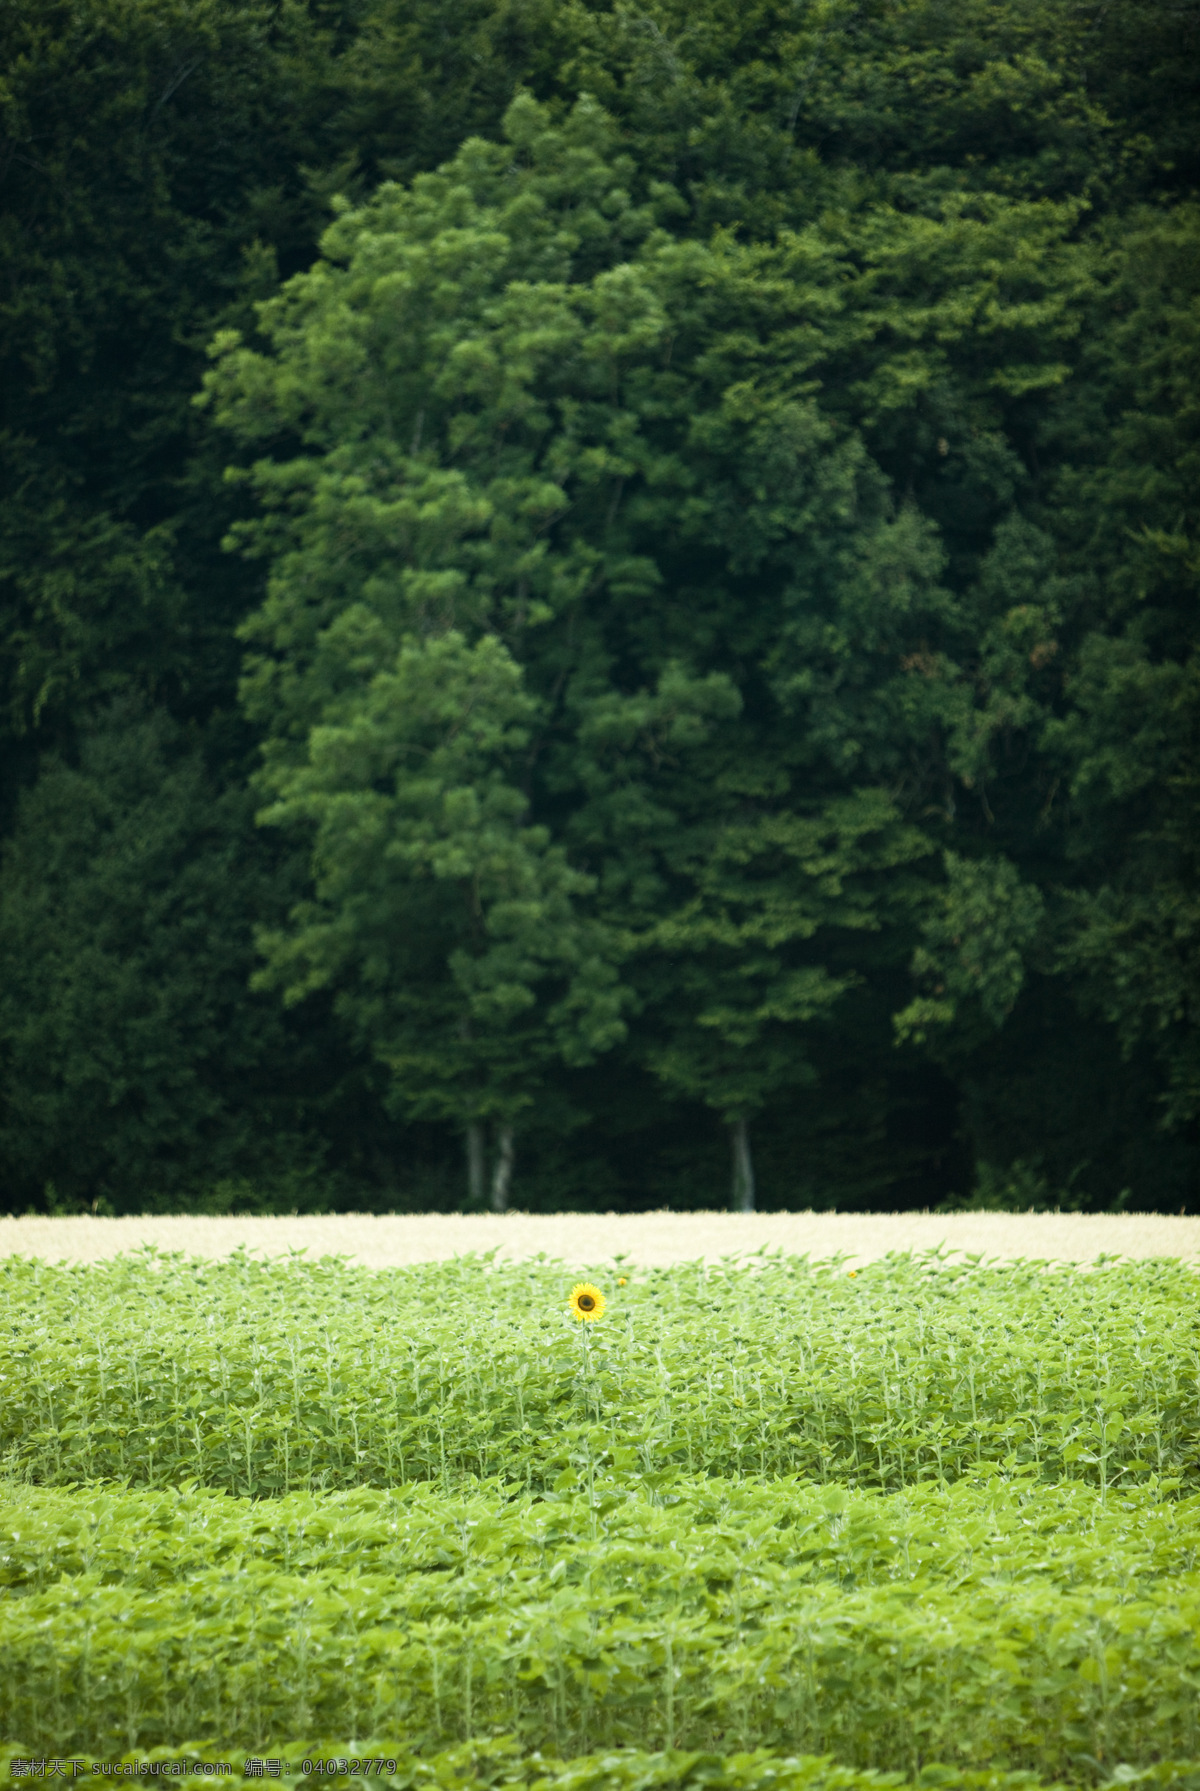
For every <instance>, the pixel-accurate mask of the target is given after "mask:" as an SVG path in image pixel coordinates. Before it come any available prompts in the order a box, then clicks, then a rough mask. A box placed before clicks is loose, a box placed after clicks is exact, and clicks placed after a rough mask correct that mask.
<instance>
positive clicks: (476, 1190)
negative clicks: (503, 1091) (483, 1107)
mask: <svg viewBox="0 0 1200 1791" xmlns="http://www.w3.org/2000/svg"><path fill="white" fill-rule="evenodd" d="M485 1173H486V1166H485V1164H484V1160H483V1127H482V1125H481V1124H480V1122H479V1121H478V1120H477V1119H473V1120H472V1121H471V1123H470V1125H469V1126H468V1127H467V1201H468V1204H469V1205H470V1206H472V1207H479V1206H482V1205H483V1202H484V1177H485Z"/></svg>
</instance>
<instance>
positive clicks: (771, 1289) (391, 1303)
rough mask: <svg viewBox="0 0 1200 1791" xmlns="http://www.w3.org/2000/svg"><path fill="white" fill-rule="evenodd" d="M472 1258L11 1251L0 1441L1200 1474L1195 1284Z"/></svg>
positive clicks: (1171, 1484) (0, 1299)
mask: <svg viewBox="0 0 1200 1791" xmlns="http://www.w3.org/2000/svg"><path fill="white" fill-rule="evenodd" d="M598 1279H600V1280H601V1283H602V1285H603V1286H604V1290H605V1292H606V1293H607V1295H608V1296H609V1300H610V1304H609V1308H608V1311H607V1313H606V1314H605V1316H604V1318H603V1319H602V1321H601V1322H599V1323H597V1324H595V1325H593V1326H589V1327H584V1326H580V1325H578V1324H576V1323H574V1322H573V1321H572V1320H571V1319H569V1318H568V1317H567V1315H566V1313H565V1298H566V1293H567V1290H568V1288H569V1285H570V1280H571V1277H570V1275H569V1274H568V1273H567V1272H566V1271H564V1270H563V1269H561V1268H560V1267H558V1266H556V1265H554V1264H549V1263H545V1262H539V1263H534V1264H524V1265H518V1266H496V1265H493V1264H489V1263H488V1262H487V1261H485V1260H480V1259H458V1260H456V1261H454V1262H450V1263H433V1264H425V1265H422V1266H420V1267H417V1268H409V1269H397V1270H386V1271H380V1272H377V1273H368V1272H367V1271H364V1270H361V1269H354V1268H350V1267H348V1266H347V1265H346V1264H344V1263H343V1262H341V1261H338V1260H332V1261H331V1260H327V1261H325V1262H322V1263H319V1264H314V1263H309V1262H307V1261H304V1260H300V1259H298V1258H292V1259H289V1260H285V1261H283V1262H276V1263H271V1264H264V1263H257V1262H254V1261H252V1260H250V1259H248V1258H246V1257H245V1256H241V1257H236V1258H234V1259H232V1260H231V1261H227V1262H224V1263H219V1264H217V1263H207V1262H205V1263H202V1262H189V1261H185V1260H184V1259H182V1258H178V1257H164V1256H161V1255H155V1254H154V1253H153V1252H146V1253H142V1254H139V1255H138V1256H136V1257H130V1258H124V1259H118V1260H117V1261H114V1262H109V1263H101V1264H93V1265H90V1266H89V1267H87V1268H72V1267H65V1266H63V1267H57V1268H51V1267H48V1266H46V1265H44V1264H40V1263H33V1262H25V1261H14V1260H9V1261H7V1262H5V1263H4V1264H2V1265H0V1392H2V1394H3V1398H2V1400H0V1459H2V1460H3V1463H4V1465H5V1467H6V1470H7V1472H9V1473H10V1474H13V1475H17V1476H20V1477H24V1478H28V1479H30V1480H32V1481H35V1482H38V1483H41V1484H45V1485H53V1484H58V1485H62V1484H65V1483H70V1482H76V1481H84V1480H93V1479H97V1478H106V1477H115V1478H120V1479H123V1480H127V1481H130V1482H136V1483H138V1484H143V1485H150V1486H154V1485H171V1484H175V1483H177V1482H178V1481H180V1480H181V1479H182V1478H185V1477H188V1476H191V1477H193V1478H194V1479H195V1480H197V1481H198V1482H200V1483H203V1484H205V1485H209V1486H217V1487H223V1488H225V1489H227V1490H229V1491H231V1492H234V1493H238V1494H246V1495H250V1496H261V1495H264V1494H269V1495H276V1494H283V1493H287V1492H290V1491H292V1490H295V1489H319V1488H337V1487H348V1486H353V1485H362V1484H369V1485H376V1486H385V1485H394V1484H397V1483H399V1482H407V1481H417V1480H430V1481H436V1482H437V1483H438V1484H440V1485H441V1486H442V1487H443V1489H445V1490H450V1489H451V1488H453V1487H454V1486H457V1485H460V1484H463V1483H465V1482H468V1481H471V1480H477V1479H489V1478H493V1477H500V1478H502V1479H503V1480H505V1481H506V1482H507V1483H509V1484H514V1485H523V1486H524V1487H525V1488H526V1489H527V1490H541V1491H547V1490H553V1489H555V1488H558V1489H560V1490H561V1489H563V1488H564V1487H567V1486H573V1485H576V1484H587V1485H589V1486H592V1485H594V1482H595V1479H596V1476H597V1475H599V1476H600V1477H601V1478H602V1479H603V1478H605V1477H608V1478H614V1477H615V1478H616V1479H618V1480H620V1481H622V1482H623V1483H632V1482H634V1481H636V1480H639V1479H640V1480H641V1481H643V1482H646V1483H649V1484H651V1485H653V1484H655V1483H656V1481H657V1480H658V1479H659V1478H660V1477H661V1476H662V1475H663V1474H669V1473H671V1472H673V1471H677V1470H680V1469H682V1470H684V1471H686V1472H688V1473H711V1474H716V1475H721V1476H725V1477H737V1476H739V1475H744V1474H754V1475H771V1474H793V1475H797V1474H798V1475H803V1476H806V1477H809V1478H812V1479H816V1480H821V1481H842V1482H848V1483H850V1484H852V1485H861V1486H876V1487H880V1488H885V1489H886V1488H903V1487H906V1486H910V1485H913V1484H916V1483H920V1482H922V1481H926V1480H939V1481H947V1480H952V1479H954V1478H956V1477H958V1476H960V1475H962V1474H964V1473H970V1472H974V1471H975V1470H977V1469H978V1467H979V1466H980V1464H982V1463H985V1462H992V1463H997V1464H1003V1465H1004V1466H1005V1468H1006V1470H1008V1471H1013V1470H1016V1469H1026V1470H1028V1471H1030V1472H1031V1473H1033V1474H1034V1475H1035V1476H1038V1477H1040V1478H1044V1479H1047V1480H1057V1479H1064V1478H1066V1479H1075V1480H1080V1481H1084V1482H1087V1483H1090V1484H1093V1485H1096V1486H1098V1487H1099V1488H1100V1489H1101V1490H1107V1489H1108V1488H1109V1487H1112V1486H1115V1485H1124V1484H1127V1483H1131V1482H1136V1481H1138V1480H1142V1481H1146V1482H1152V1483H1153V1484H1155V1485H1156V1486H1157V1487H1158V1489H1159V1491H1160V1492H1162V1491H1167V1490H1171V1489H1172V1488H1175V1487H1184V1488H1188V1487H1191V1486H1195V1485H1197V1484H1200V1453H1198V1445H1197V1436H1198V1432H1200V1383H1198V1376H1197V1369H1198V1367H1200V1321H1198V1315H1197V1277H1196V1275H1195V1273H1194V1271H1192V1270H1191V1269H1189V1268H1187V1267H1185V1266H1183V1265H1181V1264H1178V1263H1170V1262H1137V1263H1127V1262H1123V1263H1108V1264H1101V1265H1098V1266H1097V1267H1095V1268H1094V1269H1092V1270H1091V1271H1087V1272H1077V1271H1074V1270H1065V1269H1059V1268H1054V1267H1051V1266H1050V1265H1046V1264H1024V1265H1019V1266H1017V1267H1008V1268H997V1267H988V1266H986V1265H980V1264H978V1263H973V1264H967V1265H965V1266H963V1265H959V1266H949V1265H947V1264H946V1263H944V1262H940V1261H939V1260H937V1259H936V1258H929V1257H925V1258H913V1257H897V1258H891V1259H889V1260H888V1261H886V1262H883V1263H877V1264H874V1265H871V1266H870V1267H869V1268H865V1269H864V1270H863V1271H862V1272H861V1273H860V1274H858V1275H856V1276H850V1275H848V1274H847V1273H845V1272H844V1270H841V1269H839V1268H838V1266H837V1265H836V1264H829V1263H826V1264H811V1263H808V1262H807V1261H802V1260H791V1261H785V1260H771V1261H767V1262H760V1263H758V1264H757V1265H755V1266H750V1267H735V1266H733V1265H728V1264H727V1265H722V1266H721V1267H719V1268H717V1269H711V1268H710V1269H706V1268H705V1267H704V1266H703V1265H702V1264H699V1263H695V1264H690V1265H686V1266H683V1267H679V1268H674V1269H670V1270H660V1271H653V1272H649V1271H647V1272H639V1273H634V1272H633V1271H630V1272H629V1274H628V1275H627V1276H626V1279H625V1285H621V1284H620V1282H619V1281H618V1279H617V1278H616V1277H615V1276H613V1275H611V1274H610V1275H608V1276H607V1277H598Z"/></svg>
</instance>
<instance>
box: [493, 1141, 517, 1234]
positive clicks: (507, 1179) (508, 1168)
mask: <svg viewBox="0 0 1200 1791" xmlns="http://www.w3.org/2000/svg"><path fill="white" fill-rule="evenodd" d="M512 1172H513V1129H512V1127H511V1126H507V1125H505V1126H497V1127H496V1161H495V1165H494V1166H493V1169H492V1211H493V1212H494V1213H506V1212H507V1211H508V1191H509V1189H510V1188H511V1187H512Z"/></svg>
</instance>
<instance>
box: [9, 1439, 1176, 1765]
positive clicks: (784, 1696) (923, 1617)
mask: <svg viewBox="0 0 1200 1791" xmlns="http://www.w3.org/2000/svg"><path fill="white" fill-rule="evenodd" d="M1198 1555H1200V1499H1197V1498H1193V1499H1188V1500H1181V1501H1168V1502H1165V1503H1156V1502H1155V1501H1154V1500H1153V1499H1152V1498H1151V1497H1150V1496H1149V1495H1148V1494H1147V1493H1145V1492H1144V1491H1138V1490H1133V1491H1131V1492H1130V1493H1129V1494H1128V1495H1125V1496H1122V1495H1119V1494H1115V1493H1109V1494H1108V1496H1107V1497H1103V1496H1101V1495H1100V1494H1099V1492H1098V1491H1096V1490H1094V1489H1089V1488H1085V1487H1080V1486H1078V1485H1072V1486H1059V1487H1053V1486H1041V1485H1037V1484H1033V1483H1029V1482H1026V1483H1024V1484H1022V1483H1020V1482H1017V1483H1005V1482H1004V1481H1002V1480H1001V1479H1000V1478H999V1477H998V1476H996V1475H995V1474H991V1475H987V1476H984V1477H983V1478H982V1479H981V1480H980V1481H978V1482H969V1481H960V1482H959V1483H958V1484H957V1485H955V1486H952V1487H934V1486H923V1487H920V1488H912V1489H909V1490H908V1491H906V1492H904V1493H902V1494H893V1495H880V1494H875V1493H864V1492H860V1493H857V1494H853V1495H851V1494H848V1493H847V1491H846V1490H845V1489H844V1488H842V1487H836V1486H835V1487H824V1488H822V1487H819V1486H815V1485H808V1486H798V1485H796V1484H795V1483H779V1482H758V1483H755V1482H751V1481H741V1482H722V1481H718V1480H715V1479H713V1478H711V1477H702V1478H697V1479H692V1480H683V1479H681V1480H679V1481H677V1482H676V1484H675V1485H674V1486H673V1487H672V1488H671V1489H670V1490H669V1491H662V1490H660V1491H659V1493H658V1494H656V1495H648V1494H646V1493H645V1492H644V1491H643V1492H640V1493H638V1494H631V1493H629V1492H628V1491H627V1490H626V1491H624V1492H617V1491H615V1490H614V1491H612V1492H610V1493H609V1494H607V1495H602V1494H597V1495H596V1496H595V1497H592V1496H589V1495H578V1494H577V1495H562V1496H559V1497H550V1498H539V1497H531V1496H529V1495H526V1494H518V1495H517V1496H515V1497H510V1498H508V1499H507V1500H505V1499H503V1498H502V1497H501V1496H500V1492H499V1489H498V1488H497V1487H495V1486H493V1487H490V1488H487V1489H481V1490H480V1491H478V1492H476V1493H474V1494H473V1495H468V1496H461V1495H446V1494H443V1493H441V1492H440V1491H439V1490H438V1489H437V1488H434V1487H409V1488H405V1489H397V1490H394V1491H391V1492H380V1491H376V1490H373V1489H367V1488H364V1489H359V1490H358V1491H356V1492H353V1493H348V1494H340V1495H337V1494H334V1495H330V1494H325V1495H309V1494H293V1495H290V1496H288V1497H286V1498H283V1499H279V1500H274V1501H269V1502H265V1503H264V1502H262V1501H257V1502H256V1501H250V1500H237V1499H233V1498H230V1497H228V1496H222V1495H216V1494H213V1493H211V1492H207V1491H204V1490H201V1489H199V1488H195V1487H192V1488H187V1489H183V1490H180V1491H175V1492H170V1493H167V1492H158V1491H147V1490H122V1491H116V1490H112V1489H107V1490H106V1489H100V1488H80V1489H77V1490H75V1491H73V1492H66V1491H62V1490H58V1489H50V1490H46V1489H37V1488H30V1487H27V1486H25V1487H22V1486H14V1487H11V1488H10V1489H9V1490H8V1492H7V1494H6V1496H5V1499H4V1502H3V1505H2V1506H0V1567H2V1570H3V1576H4V1585H5V1591H4V1603H5V1620H4V1628H3V1636H2V1639H0V1732H2V1733H4V1734H6V1735H8V1736H20V1737H22V1738H23V1739H24V1741H25V1743H26V1744H28V1745H29V1746H30V1747H31V1749H32V1748H33V1747H36V1749H37V1751H38V1752H39V1753H41V1754H54V1755H61V1756H66V1755H69V1754H71V1753H72V1752H73V1751H82V1750H88V1749H90V1750H92V1751H94V1752H103V1753H106V1754H107V1756H108V1757H112V1756H114V1755H126V1754H130V1753H134V1752H140V1753H145V1752H146V1750H148V1749H152V1748H154V1747H169V1746H170V1745H171V1744H172V1743H174V1744H179V1743H180V1742H182V1741H183V1740H185V1739H186V1738H187V1737H196V1736H216V1737H220V1738H221V1741H222V1744H223V1745H224V1746H228V1747H240V1748H243V1749H248V1750H252V1751H254V1752H256V1753H259V1754H268V1753H273V1754H275V1755H278V1756H282V1757H285V1758H293V1757H295V1755H296V1753H297V1751H298V1746H299V1743H298V1740H297V1738H300V1737H314V1736H320V1735H330V1734H340V1735H343V1736H351V1737H353V1736H365V1735H371V1736H390V1737H391V1738H392V1742H391V1745H390V1747H389V1748H388V1749H387V1750H386V1751H387V1752H394V1751H395V1749H396V1747H397V1746H399V1745H401V1743H402V1744H403V1747H404V1748H406V1749H407V1750H409V1751H410V1752H411V1753H413V1754H414V1755H415V1756H418V1757H431V1756H433V1755H435V1754H437V1753H438V1751H439V1750H444V1749H446V1748H448V1747H451V1746H453V1745H455V1744H456V1743H463V1742H468V1741H475V1740H479V1739H485V1740H486V1739H488V1738H507V1739H508V1741H509V1742H511V1744H512V1745H513V1746H514V1747H515V1748H517V1749H518V1750H519V1752H520V1753H521V1755H522V1756H528V1755H531V1754H532V1753H534V1752H536V1751H537V1750H542V1751H545V1752H549V1753H552V1754H554V1755H555V1756H556V1757H559V1758H565V1757H568V1756H571V1755H588V1754H590V1753H592V1752H594V1751H595V1750H596V1749H600V1748H602V1749H609V1750H611V1749H614V1748H616V1749H634V1750H637V1749H639V1748H640V1749H645V1748H646V1747H656V1748H660V1749H664V1750H667V1751H668V1752H670V1751H672V1750H678V1749H685V1750H697V1751H699V1752H701V1753H704V1754H706V1755H707V1754H712V1755H730V1754H734V1753H741V1754H748V1753H751V1752H753V1750H755V1749H759V1748H762V1747H766V1748H768V1749H771V1750H773V1751H775V1752H783V1753H786V1754H804V1755H816V1756H820V1755H830V1756H833V1757H835V1758H836V1759H837V1760H838V1761H839V1763H841V1764H842V1765H844V1766H847V1767H854V1768H856V1769H869V1768H874V1769H880V1770H887V1771H893V1772H899V1773H902V1774H914V1773H919V1772H920V1771H921V1770H922V1769H923V1768H925V1767H926V1766H928V1765H929V1764H930V1763H932V1762H937V1763H941V1764H943V1765H945V1766H948V1767H957V1768H959V1769H960V1770H966V1769H969V1768H971V1767H973V1766H976V1765H978V1764H979V1763H981V1762H986V1763H988V1764H990V1765H992V1766H994V1767H997V1768H1001V1769H1004V1770H1008V1771H1017V1770H1026V1771H1035V1772H1038V1773H1041V1774H1042V1775H1044V1776H1048V1777H1063V1778H1070V1779H1076V1780H1077V1779H1079V1778H1090V1779H1093V1780H1094V1779H1095V1778H1096V1777H1097V1776H1098V1775H1099V1776H1101V1777H1103V1776H1106V1772H1107V1769H1108V1768H1111V1767H1115V1766H1116V1765H1118V1764H1122V1765H1123V1766H1125V1767H1127V1768H1129V1769H1130V1770H1133V1769H1141V1768H1145V1767H1149V1766H1150V1765H1151V1764H1153V1763H1155V1762H1160V1761H1162V1760H1163V1759H1164V1758H1175V1759H1194V1758H1195V1757H1196V1756H1197V1755H1200V1712H1198V1708H1197V1696H1196V1688H1197V1684H1198V1683H1200V1571H1198V1569H1197V1560H1198ZM343 1751H346V1749H343ZM350 1751H352V1752H355V1753H360V1752H367V1751H371V1750H367V1749H366V1747H365V1745H359V1744H354V1745H353V1746H352V1747H351V1748H350ZM764 1782H766V1781H764Z"/></svg>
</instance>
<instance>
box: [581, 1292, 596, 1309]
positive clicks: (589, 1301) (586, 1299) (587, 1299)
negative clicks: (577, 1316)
mask: <svg viewBox="0 0 1200 1791" xmlns="http://www.w3.org/2000/svg"><path fill="white" fill-rule="evenodd" d="M595 1304H596V1302H595V1300H593V1298H592V1296H591V1294H580V1296H579V1310H580V1311H581V1312H590V1311H591V1310H592V1307H593V1306H594V1305H595Z"/></svg>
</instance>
